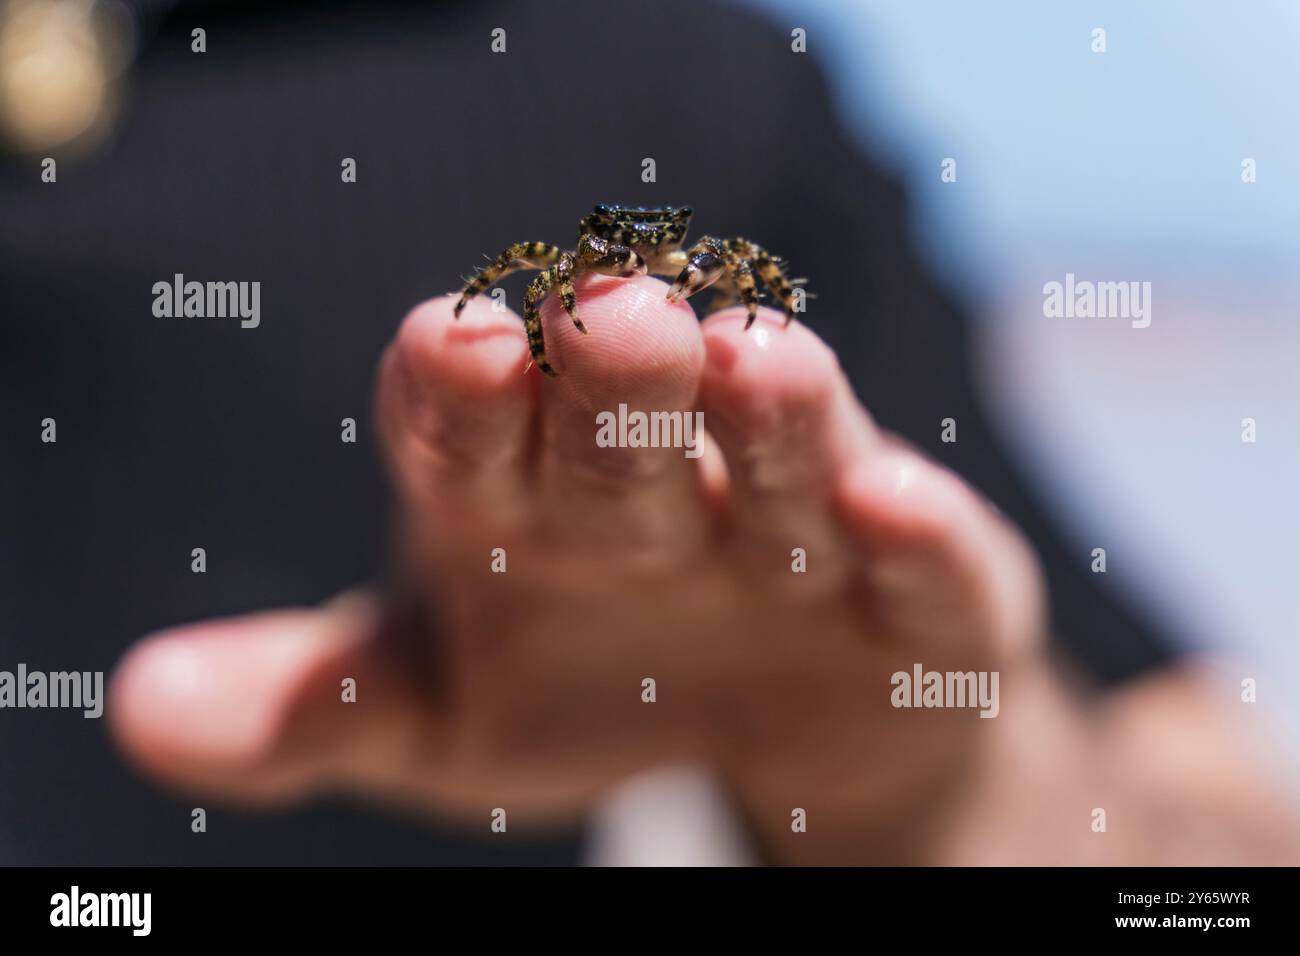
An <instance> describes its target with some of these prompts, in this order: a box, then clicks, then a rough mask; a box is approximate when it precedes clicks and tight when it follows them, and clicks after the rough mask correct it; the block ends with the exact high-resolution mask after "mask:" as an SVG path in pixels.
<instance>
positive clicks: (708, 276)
mask: <svg viewBox="0 0 1300 956" xmlns="http://www.w3.org/2000/svg"><path fill="white" fill-rule="evenodd" d="M726 268H727V263H726V261H725V260H723V258H722V257H721V256H718V255H715V254H714V253H712V252H700V253H697V254H696V255H694V256H692V257H691V261H690V262H688V263H687V264H686V267H685V268H684V269H682V271H681V272H680V273H678V275H677V281H675V282H674V283H673V286H672V288H671V289H669V290H668V301H669V302H680V301H682V299H689V298H690V297H691V296H693V295H695V293H697V292H699V291H700V290H701V289H707V288H708V287H709V286H711V285H713V283H715V282H717V281H718V279H719V278H720V277H721V276H722V273H723V272H724V271H725V270H726Z"/></svg>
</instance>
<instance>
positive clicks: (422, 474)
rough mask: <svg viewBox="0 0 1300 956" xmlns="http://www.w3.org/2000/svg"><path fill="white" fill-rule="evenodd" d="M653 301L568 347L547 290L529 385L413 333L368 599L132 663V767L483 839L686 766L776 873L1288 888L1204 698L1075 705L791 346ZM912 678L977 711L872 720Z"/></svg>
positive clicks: (1015, 572)
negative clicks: (671, 441)
mask: <svg viewBox="0 0 1300 956" xmlns="http://www.w3.org/2000/svg"><path fill="white" fill-rule="evenodd" d="M666 290H667V286H666V285H665V284H664V283H662V282H660V281H659V280H657V279H653V278H645V277H643V278H637V279H632V280H621V279H608V278H602V277H595V276H588V277H586V279H585V281H582V282H580V283H579V286H578V302H579V311H580V314H581V315H582V317H583V319H584V322H585V323H586V325H587V327H588V328H589V329H590V330H591V334H590V335H587V336H583V335H581V334H579V333H578V332H577V331H576V330H575V329H574V328H573V326H572V324H571V323H570V322H569V321H568V319H567V318H566V317H565V316H564V314H563V311H562V310H561V309H560V308H559V305H558V303H557V302H556V301H555V299H554V297H553V298H552V299H551V300H550V301H549V302H548V303H547V305H546V307H545V309H544V310H543V323H544V326H545V329H546V334H547V342H548V353H549V354H550V355H551V357H552V361H553V363H554V364H555V366H556V368H557V369H558V370H559V372H560V375H559V377H558V378H556V379H545V378H544V377H543V376H542V375H540V374H539V373H538V372H537V370H536V369H530V370H529V371H528V372H527V373H526V374H522V373H521V370H523V369H524V367H525V365H526V364H527V349H526V346H525V342H524V336H523V334H522V331H521V323H520V320H519V319H518V317H517V316H514V315H512V314H509V313H500V312H495V311H493V309H492V307H491V304H490V302H488V301H485V300H483V299H477V300H474V301H473V302H471V303H470V305H469V306H468V307H467V308H466V310H465V312H464V314H463V315H462V316H461V318H460V319H459V320H454V319H453V317H452V306H453V304H454V299H453V298H450V297H448V298H440V299H435V300H432V301H430V302H427V303H425V304H423V305H421V306H420V307H418V308H416V309H415V310H414V311H412V312H411V313H410V315H408V316H407V317H406V319H405V321H404V322H403V323H402V326H401V328H400V330H399V331H398V333H397V336H396V338H395V340H394V341H393V343H392V345H391V346H390V347H389V348H388V350H387V352H386V353H385V355H384V356H383V358H382V360H381V363H380V369H379V382H378V386H377V391H376V413H375V423H376V427H377V429H378V431H379V433H380V434H381V436H382V438H383V443H384V447H385V450H386V458H387V462H388V467H389V472H390V475H391V478H392V482H393V484H394V487H395V489H396V492H397V498H398V501H399V505H398V508H397V514H396V516H395V522H394V554H395V568H396V571H395V574H394V586H393V588H392V590H391V591H390V592H389V593H386V594H362V593H351V594H348V595H345V596H343V597H341V598H339V599H336V600H334V601H331V602H329V603H327V604H325V605H324V606H322V607H320V608H315V609H291V610H282V611H274V612H267V613H259V614H253V615H248V616H244V617H238V618H232V619H224V620H217V621H209V622H204V623H200V624H194V625H187V626H183V627H178V628H174V629H171V630H168V631H165V632H163V633H160V634H157V635H154V636H151V637H149V638H146V639H145V640H143V641H141V642H140V643H139V644H138V645H137V646H136V647H135V648H133V649H132V650H131V651H130V652H129V654H128V655H127V657H126V658H125V660H124V661H123V662H122V664H121V665H120V667H119V669H118V671H117V673H116V674H115V676H114V679H113V682H112V685H111V688H110V696H109V707H108V714H109V718H110V723H111V726H112V729H113V731H114V734H115V736H116V738H117V739H118V741H119V742H120V744H121V745H122V747H123V748H124V750H125V751H126V752H127V754H129V755H130V756H131V757H132V758H133V759H134V761H135V762H136V763H137V764H138V765H139V766H140V767H142V768H143V769H145V770H146V771H147V772H149V773H151V774H153V775H155V776H157V777H159V778H161V779H163V780H165V781H168V782H170V783H171V784H173V785H175V786H179V787H182V788H185V789H187V790H192V791H197V792H203V793H209V794H213V795H216V796H218V797H227V798H232V799H236V800H239V801H243V802H248V803H252V804H254V805H269V804H276V803H282V802H285V801H292V800H296V799H301V798H302V797H304V796H306V795H308V794H311V793H313V792H318V791H321V790H340V789H341V790H347V791H352V792H358V793H362V794H365V795H368V796H371V797H375V798H378V799H381V800H386V801H390V802H397V803H401V804H405V805H414V806H418V807H420V808H424V809H427V810H429V811H431V812H434V813H438V814H441V815H444V816H452V817H459V818H463V819H464V820H465V821H467V822H468V823H470V824H471V825H473V826H481V827H483V828H484V830H485V832H486V827H487V824H488V821H489V815H490V814H491V812H492V810H493V809H494V808H497V807H501V808H505V809H506V810H507V812H508V814H509V819H510V822H511V826H512V830H513V829H514V828H515V827H516V826H521V825H522V826H527V825H528V824H532V823H550V822H561V821H573V820H576V819H578V818H580V817H581V815H582V814H583V813H584V812H585V811H586V810H588V809H589V808H590V807H591V806H592V805H593V803H594V802H595V801H598V800H599V799H600V798H601V795H602V794H604V793H605V792H607V791H608V790H609V788H610V787H611V786H613V785H614V784H616V783H618V782H619V781H621V780H623V779H624V778H626V777H627V776H628V775H630V774H632V773H634V772H636V771H638V770H641V769H644V768H649V767H654V766H659V765H663V764H672V763H679V762H692V763H702V764H705V765H707V766H710V767H712V768H714V769H715V770H716V771H717V773H718V775H719V776H720V777H721V779H722V780H724V781H725V783H726V785H727V786H728V788H729V790H730V792H731V794H732V797H733V799H734V801H735V803H736V805H737V807H738V808H739V809H740V811H741V812H742V814H743V816H744V818H745V820H746V821H747V822H748V824H749V826H750V828H751V831H752V833H753V834H754V835H755V837H756V839H757V841H758V843H759V845H760V847H761V848H762V851H763V853H764V855H765V857H766V858H767V859H770V860H772V861H775V862H790V863H1161V862H1167V863H1197V864H1205V863H1220V862H1243V863H1249V862H1290V863H1295V862H1300V849H1298V847H1300V840H1298V839H1297V835H1296V834H1297V825H1296V821H1295V818H1294V816H1293V814H1292V811H1291V810H1290V809H1289V807H1290V806H1293V805H1294V804H1293V803H1292V802H1289V801H1288V799H1287V797H1286V795H1285V794H1284V793H1283V791H1282V790H1281V789H1280V788H1279V785H1278V784H1276V783H1275V782H1273V781H1272V780H1270V779H1268V777H1267V776H1266V775H1265V774H1264V773H1263V772H1262V771H1261V770H1260V769H1259V768H1260V766H1261V765H1262V764H1261V760H1260V759H1258V758H1256V757H1254V756H1252V755H1251V753H1250V748H1248V747H1246V746H1245V744H1244V741H1245V740H1246V736H1245V735H1244V734H1243V733H1241V732H1239V731H1236V730H1234V729H1233V728H1232V725H1231V723H1230V722H1229V721H1228V720H1227V719H1226V715H1225V708H1226V707H1227V706H1228V704H1227V702H1228V701H1230V700H1231V698H1229V697H1226V696H1223V695H1220V696H1219V698H1218V699H1219V700H1223V701H1225V703H1222V704H1220V703H1216V698H1215V696H1214V693H1213V692H1212V691H1211V689H1210V685H1209V684H1208V683H1207V682H1205V681H1204V680H1202V679H1201V678H1200V677H1198V676H1196V675H1195V674H1194V673H1193V672H1192V671H1191V669H1190V668H1188V667H1182V668H1175V669H1171V670H1170V671H1168V672H1165V673H1163V674H1160V675H1156V676H1154V677H1152V678H1150V679H1148V680H1146V681H1142V682H1138V683H1136V684H1134V685H1133V686H1131V687H1129V688H1128V689H1127V690H1125V691H1123V692H1121V693H1116V694H1111V695H1109V696H1107V697H1103V698H1101V699H1087V700H1085V698H1084V697H1083V696H1082V695H1081V694H1080V693H1078V692H1077V691H1076V690H1075V689H1073V687H1072V686H1070V685H1069V684H1068V683H1067V682H1066V681H1064V680H1063V679H1062V678H1061V677H1060V676H1059V675H1058V674H1057V673H1055V671H1054V670H1053V668H1052V666H1051V665H1050V664H1049V663H1048V660H1047V657H1046V653H1045V652H1046V646H1047V641H1046V636H1047V635H1046V608H1047V595H1046V594H1045V593H1044V588H1043V583H1042V578H1041V575H1040V573H1039V570H1038V567H1037V563H1036V561H1035V558H1034V556H1033V554H1032V551H1031V549H1030V548H1029V546H1028V545H1027V543H1026V542H1025V540H1024V538H1023V537H1022V535H1021V534H1020V533H1019V532H1018V531H1017V530H1016V529H1015V528H1014V527H1012V526H1011V525H1010V524H1008V523H1007V522H1006V521H1005V520H1004V519H1003V518H1002V517H1001V516H1000V515H999V514H998V513H997V512H996V510H995V509H993V508H992V507H990V506H989V505H988V504H987V503H986V502H985V501H984V500H982V499H981V498H980V497H979V496H978V495H977V494H976V493H975V492H974V491H972V490H971V488H970V487H969V486H968V485H966V484H965V483H964V482H963V481H962V480H961V479H960V478H959V477H958V476H956V475H955V474H953V473H952V472H950V471H948V470H947V469H944V468H943V467H941V466H939V465H937V464H935V463H933V462H931V461H929V460H928V459H926V458H925V457H923V456H922V455H920V454H919V453H918V452H916V451H915V450H913V449H911V448H910V447H908V446H907V445H906V444H905V443H904V442H902V441H900V440H898V439H896V438H894V437H892V436H890V435H889V434H888V433H887V432H886V431H884V430H883V429H882V428H881V427H880V426H878V425H877V424H876V423H875V422H874V421H873V420H872V419H871V417H870V415H869V414H868V413H867V411H866V410H865V409H863V408H862V406H861V405H860V404H859V402H858V401H857V399H856V398H855V397H854V395H853V392H852V389H851V387H850V386H849V384H848V382H847V380H846V379H845V377H844V375H843V373H842V372H841V370H840V368H839V364H838V361H837V360H836V358H835V356H834V354H833V353H832V352H831V351H830V349H829V348H828V347H827V346H826V345H825V344H824V343H822V342H821V341H820V340H819V339H818V338H817V337H816V336H815V335H814V334H813V333H812V332H811V331H810V330H809V329H808V328H806V327H805V326H803V325H802V324H800V323H797V322H796V323H794V324H792V325H790V326H789V327H785V325H784V318H783V317H782V316H780V315H778V314H777V313H775V312H772V311H770V310H762V311H761V312H760V315H759V319H758V322H757V323H756V325H755V326H754V328H752V329H751V330H749V331H748V332H744V331H742V327H743V324H744V312H743V310H740V309H731V310H727V311H724V312H719V313H716V314H714V315H712V316H710V317H709V318H707V319H706V320H705V321H704V322H703V323H699V322H698V321H697V320H696V318H695V315H694V313H693V312H692V310H691V309H690V307H689V306H687V305H685V304H684V303H678V304H671V303H668V302H666V301H665V298H664V296H665V292H666ZM620 403H626V404H627V405H628V406H629V407H630V408H631V409H642V410H646V411H653V410H664V411H672V410H692V409H700V410H702V411H703V413H704V423H705V427H706V429H707V430H708V433H709V435H710V442H709V444H708V446H707V447H706V449H705V453H704V455H703V456H702V457H701V458H699V459H691V458H687V457H686V456H685V455H683V453H682V449H681V448H664V449H657V448H602V447H598V446H597V444H596V441H595V434H596V413H597V412H598V411H602V410H614V409H617V408H618V406H619V404H620ZM498 548H501V549H504V551H505V554H506V559H507V566H506V568H507V569H506V571H505V572H504V573H497V572H495V571H494V570H493V568H492V561H493V558H492V555H493V551H494V549H498ZM795 548H802V549H804V551H805V552H806V555H807V570H806V571H804V572H801V573H797V572H795V571H794V570H793V569H792V560H793V559H792V550H793V549H795ZM914 663H920V664H922V665H923V666H924V668H925V669H926V670H937V671H970V670H975V671H997V672H999V674H1000V690H1001V700H1000V708H999V713H998V716H997V717H995V718H993V719H982V718H980V717H979V716H978V713H977V711H975V710H971V709H965V710H963V709H936V710H927V709H903V708H895V707H893V706H892V705H891V702H890V693H891V690H892V689H893V688H892V686H891V683H890V676H891V675H892V674H893V673H894V672H896V671H900V670H902V671H907V672H909V673H910V671H911V669H912V666H913V664H914ZM348 677H350V678H353V679H354V680H355V681H356V686H357V699H356V702H355V703H345V702H343V701H342V700H341V690H340V688H341V684H342V682H343V680H344V679H345V678H348ZM647 677H649V678H653V679H654V680H655V682H656V699H655V701H654V702H653V703H647V702H645V701H643V699H642V681H643V679H644V678H647ZM795 808H801V809H803V810H804V811H805V813H806V817H807V821H808V825H807V830H806V832H799V833H796V832H793V831H792V829H791V825H790V824H791V819H792V817H791V814H792V811H793V810H794V809H795ZM1095 808H1102V809H1104V810H1105V811H1106V813H1107V820H1108V826H1107V831H1106V832H1105V833H1098V832H1094V829H1093V826H1092V824H1093V820H1094V816H1093V811H1094V809H1095Z"/></svg>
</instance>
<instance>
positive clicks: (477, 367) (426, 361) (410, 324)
mask: <svg viewBox="0 0 1300 956" xmlns="http://www.w3.org/2000/svg"><path fill="white" fill-rule="evenodd" d="M456 301H457V299H456V297H455V296H453V295H447V296H441V297H439V298H436V299H429V300H428V301H426V302H422V303H421V304H420V305H417V306H416V307H415V308H414V309H412V310H411V311H410V312H408V313H407V315H406V317H405V318H404V319H403V320H402V324H401V326H400V327H399V329H398V332H397V336H396V338H395V339H394V342H393V345H392V352H393V354H394V355H395V356H396V358H397V361H398V363H399V364H400V366H401V367H402V368H403V369H404V370H405V371H406V372H407V373H408V375H409V376H410V377H411V378H412V379H413V380H414V381H415V382H416V383H418V384H419V385H420V387H421V388H423V389H425V390H428V391H430V392H434V393H438V394H457V395H470V396H478V395H486V394H500V393H502V392H506V393H510V392H517V393H525V392H526V391H527V387H526V385H525V384H524V382H523V381H521V380H522V379H523V378H524V376H523V374H522V371H523V368H524V365H525V364H526V362H527V358H528V349H527V346H526V344H525V341H524V335H523V330H522V323H521V321H520V319H519V317H518V316H517V315H516V314H515V313H514V312H511V311H510V310H509V309H498V308H497V307H496V306H495V304H494V303H492V302H489V301H487V300H485V299H483V298H482V297H479V298H475V299H471V300H470V301H469V302H468V303H466V305H465V307H464V310H463V311H462V312H461V314H460V317H459V318H457V317H456V315H455V303H456Z"/></svg>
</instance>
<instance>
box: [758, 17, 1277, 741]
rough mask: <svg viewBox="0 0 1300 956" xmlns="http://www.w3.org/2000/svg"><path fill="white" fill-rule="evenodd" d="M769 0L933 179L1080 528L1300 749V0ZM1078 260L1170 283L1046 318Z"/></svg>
mask: <svg viewBox="0 0 1300 956" xmlns="http://www.w3.org/2000/svg"><path fill="white" fill-rule="evenodd" d="M747 5H748V6H751V7H754V8H758V9H760V10H762V11H763V12H764V13H765V14H766V15H767V16H768V17H769V18H770V19H772V20H773V21H774V22H776V23H778V24H780V25H781V26H783V27H784V28H785V29H786V32H787V33H788V32H789V30H790V29H792V28H794V27H803V28H804V29H806V30H807V33H808V36H807V43H808V48H809V52H810V53H815V54H816V55H817V56H819V57H821V58H823V59H824V62H826V63H827V64H828V65H829V69H830V77H829V79H830V83H831V86H832V93H833V96H834V98H835V102H836V106H837V109H838V111H839V113H840V115H841V118H842V121H843V123H844V124H845V126H846V127H847V128H849V129H850V130H851V132H852V133H853V135H854V137H855V138H856V140H857V141H858V143H859V144H860V145H861V147H862V148H863V149H864V150H865V151H867V152H868V153H870V154H871V155H872V156H873V157H874V158H875V159H876V160H877V161H878V162H880V163H881V164H882V165H884V166H885V167H886V168H888V169H890V170H892V171H893V172H894V174H895V175H897V176H898V177H899V178H900V179H901V180H902V181H903V182H904V184H905V185H906V187H907V189H908V193H909V196H910V197H911V199H912V202H913V204H914V205H913V209H914V218H913V222H912V229H913V233H914V236H915V240H916V242H917V244H918V246H919V247H920V248H921V250H922V252H923V254H924V255H925V257H926V259H927V261H928V262H929V264H930V266H931V267H932V268H933V269H934V270H935V271H936V273H937V274H938V275H940V276H941V277H942V279H943V281H945V282H946V283H947V284H948V285H949V287H950V288H951V289H952V290H953V291H954V292H955V293H956V294H958V295H959V296H960V297H961V298H962V299H963V300H964V301H966V302H967V303H969V304H970V305H971V306H972V307H973V308H974V310H975V311H976V313H977V315H978V317H979V319H980V323H979V335H978V342H979V354H978V356H977V364H978V367H979V375H980V378H981V381H982V387H983V392H984V394H985V397H986V398H987V400H988V402H989V404H990V410H991V411H992V412H993V413H994V415H995V418H996V419H997V421H998V423H999V427H1000V428H1001V430H1002V432H1003V434H1004V436H1005V438H1006V439H1007V441H1008V444H1009V445H1010V447H1011V448H1012V449H1013V451H1014V453H1015V454H1016V456H1017V457H1018V459H1019V460H1020V462H1021V464H1022V465H1024V466H1025V467H1026V468H1027V469H1028V470H1029V472H1030V474H1031V475H1032V476H1034V477H1035V478H1036V479H1037V480H1038V482H1039V483H1040V484H1041V485H1042V486H1043V487H1044V488H1045V489H1046V490H1047V493H1048V494H1049V496H1050V500H1051V501H1052V502H1053V504H1054V505H1055V507H1056V510H1057V511H1058V513H1059V514H1061V515H1062V516H1063V517H1064V519H1065V522H1066V525H1067V527H1068V528H1069V529H1070V531H1071V534H1072V537H1073V542H1074V543H1075V544H1076V546H1077V547H1079V548H1080V549H1083V550H1084V551H1085V552H1087V551H1090V550H1091V549H1092V548H1094V547H1105V548H1106V549H1107V552H1108V577H1107V583H1108V584H1109V585H1111V586H1112V587H1115V588H1119V589H1121V590H1123V591H1124V592H1126V593H1127V594H1128V595H1129V596H1130V597H1132V598H1133V599H1135V600H1137V601H1140V602H1142V603H1143V604H1145V605H1146V606H1147V607H1149V608H1151V609H1152V610H1153V611H1154V612H1155V613H1156V614H1157V615H1159V617H1160V618H1161V619H1163V621H1164V623H1165V624H1166V626H1167V627H1168V628H1169V630H1170V631H1171V632H1172V633H1173V634H1175V635H1176V636H1178V637H1179V638H1180V639H1182V640H1184V641H1186V642H1188V643H1189V644H1193V645H1201V644H1204V645H1210V646H1213V647H1215V648H1219V649H1223V650H1227V651H1228V652H1229V655H1228V656H1229V657H1230V658H1232V659H1234V660H1235V661H1236V663H1233V664H1231V665H1230V666H1229V667H1227V668H1226V670H1225V676H1226V677H1227V678H1229V679H1230V680H1231V681H1232V683H1234V684H1235V683H1237V682H1238V681H1239V680H1240V678H1241V677H1247V676H1249V677H1254V678H1255V679H1256V680H1257V681H1258V683H1259V693H1260V706H1261V707H1265V708H1268V709H1269V710H1271V711H1272V712H1273V713H1274V714H1275V715H1277V716H1278V717H1279V718H1281V719H1280V720H1277V721H1273V722H1271V723H1273V725H1274V726H1275V727H1277V728H1278V729H1279V731H1280V732H1281V733H1280V736H1281V737H1282V739H1283V742H1284V743H1285V744H1286V745H1287V746H1289V747H1290V748H1292V750H1293V752H1294V751H1297V750H1300V695H1296V694H1295V682H1296V678H1297V677H1298V676H1300V650H1298V649H1297V642H1298V639H1300V575H1298V574H1297V542H1298V541H1300V425H1298V424H1297V418H1298V417H1300V374H1297V371H1298V369H1297V366H1298V365H1300V361H1298V359H1300V322H1298V321H1297V317H1298V316H1300V268H1297V267H1298V266H1300V114H1298V112H1297V108H1296V100H1297V92H1298V91H1300V52H1298V51H1300V4H1297V3H1295V2H1284V0H1257V2H1244V3H1236V4H1222V3H1211V2H1175V0H1161V2H1143V3H1119V2H1115V3H1106V2H1102V3H1093V2H1089V3H1082V2H1052V3H1043V2H1029V0H1004V2H996V3H980V4H975V3H966V2H961V0H906V2H903V0H856V2H847V0H807V2H801V3H798V4H790V3H783V2H780V0H748V4H747ZM1098 27H1100V28H1103V29H1104V30H1105V31H1106V52H1104V53H1094V52H1093V49H1092V47H1093V30H1094V29H1095V28H1098ZM796 135H797V134H796ZM948 157H951V158H953V159H955V160H956V161H957V181H956V182H954V183H944V182H942V181H941V180H940V167H941V163H942V161H943V160H944V159H945V158H948ZM1246 158H1251V159H1254V160H1255V163H1256V176H1257V181H1256V182H1255V183H1253V184H1246V183H1243V181H1242V177H1241V172H1242V160H1243V159H1246ZM1066 272H1073V273H1075V275H1076V276H1078V277H1079V278H1080V279H1092V280H1095V281H1126V280H1137V281H1149V282H1151V283H1152V322H1151V325H1150V327H1149V328H1146V329H1135V328H1132V327H1131V326H1130V323H1129V322H1127V321H1124V320H1116V319H1048V318H1045V317H1044V316H1043V294H1042V288H1043V284H1044V283H1045V282H1049V281H1058V282H1059V281H1063V280H1064V278H1065V273H1066ZM905 320H906V317H898V321H905ZM1246 417H1250V418H1254V419H1255V420H1256V422H1257V427H1258V440H1257V442H1256V443H1255V444H1246V443H1243V442H1242V440H1241V428H1242V426H1241V422H1242V419H1243V418H1246ZM1228 691H1229V692H1230V691H1231V688H1228Z"/></svg>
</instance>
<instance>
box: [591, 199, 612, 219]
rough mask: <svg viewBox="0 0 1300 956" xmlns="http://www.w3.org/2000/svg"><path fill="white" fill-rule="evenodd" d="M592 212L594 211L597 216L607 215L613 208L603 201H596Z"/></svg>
mask: <svg viewBox="0 0 1300 956" xmlns="http://www.w3.org/2000/svg"><path fill="white" fill-rule="evenodd" d="M592 212H594V213H595V214H596V215H597V216H608V215H610V214H611V212H613V210H611V209H610V208H609V207H608V206H606V205H605V204H604V203H603V202H598V203H596V206H595V208H594V209H592Z"/></svg>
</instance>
